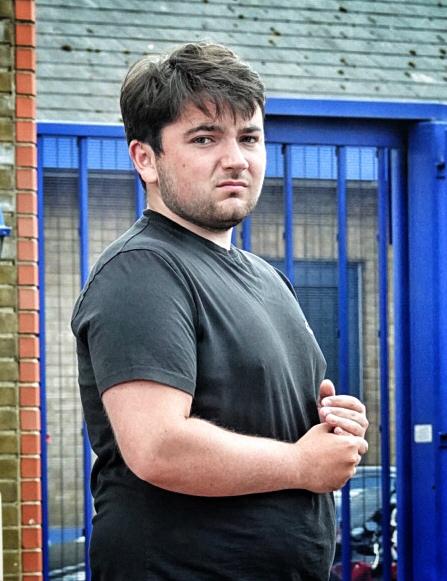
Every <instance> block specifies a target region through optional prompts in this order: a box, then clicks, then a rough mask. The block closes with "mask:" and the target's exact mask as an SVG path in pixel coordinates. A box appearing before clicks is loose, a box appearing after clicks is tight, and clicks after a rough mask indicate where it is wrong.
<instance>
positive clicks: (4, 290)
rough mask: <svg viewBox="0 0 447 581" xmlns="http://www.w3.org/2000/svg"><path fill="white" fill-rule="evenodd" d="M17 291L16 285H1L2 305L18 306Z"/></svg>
mask: <svg viewBox="0 0 447 581" xmlns="http://www.w3.org/2000/svg"><path fill="white" fill-rule="evenodd" d="M16 306H17V291H16V288H15V287H14V286H9V285H8V286H6V285H5V286H0V307H12V308H14V307H16Z"/></svg>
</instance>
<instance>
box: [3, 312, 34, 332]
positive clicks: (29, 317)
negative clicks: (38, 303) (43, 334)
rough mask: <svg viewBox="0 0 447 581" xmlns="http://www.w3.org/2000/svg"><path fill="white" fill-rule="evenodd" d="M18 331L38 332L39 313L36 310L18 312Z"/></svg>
mask: <svg viewBox="0 0 447 581" xmlns="http://www.w3.org/2000/svg"><path fill="white" fill-rule="evenodd" d="M0 322H1V316H0ZM19 333H35V334H37V333H39V314H38V313H37V312H19Z"/></svg>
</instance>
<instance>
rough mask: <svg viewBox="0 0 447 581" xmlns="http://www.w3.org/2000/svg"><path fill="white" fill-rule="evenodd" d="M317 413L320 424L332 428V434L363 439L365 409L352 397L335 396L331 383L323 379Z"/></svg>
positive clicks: (365, 421)
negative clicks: (348, 435)
mask: <svg viewBox="0 0 447 581" xmlns="http://www.w3.org/2000/svg"><path fill="white" fill-rule="evenodd" d="M318 413H319V416H320V420H321V422H326V423H327V424H329V425H330V426H332V427H333V428H334V434H345V435H347V434H351V435H353V436H360V437H361V438H363V437H364V436H365V432H366V430H367V429H368V425H369V422H368V419H367V417H366V408H365V406H364V405H363V404H362V402H361V401H360V400H358V399H357V398H356V397H353V396H352V395H336V394H335V387H334V384H333V383H332V381H330V380H329V379H324V380H323V381H322V382H321V384H320V397H319V400H318Z"/></svg>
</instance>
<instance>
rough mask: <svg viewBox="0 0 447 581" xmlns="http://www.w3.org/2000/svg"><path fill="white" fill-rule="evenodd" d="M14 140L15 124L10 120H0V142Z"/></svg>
mask: <svg viewBox="0 0 447 581" xmlns="http://www.w3.org/2000/svg"><path fill="white" fill-rule="evenodd" d="M13 138H14V131H13V124H12V122H11V119H9V118H0V141H12V140H13Z"/></svg>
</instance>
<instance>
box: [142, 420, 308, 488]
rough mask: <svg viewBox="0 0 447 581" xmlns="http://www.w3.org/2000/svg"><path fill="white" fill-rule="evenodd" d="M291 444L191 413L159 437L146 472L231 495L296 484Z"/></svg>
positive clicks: (158, 481)
mask: <svg viewBox="0 0 447 581" xmlns="http://www.w3.org/2000/svg"><path fill="white" fill-rule="evenodd" d="M294 456H295V454H294V445H293V444H289V443H285V442H279V441H277V440H273V439H268V438H260V437H252V436H245V435H241V434H237V433H234V432H230V431H228V430H225V429H223V428H220V427H218V426H216V425H214V424H211V423H209V422H207V421H204V420H201V419H198V418H194V417H190V418H187V419H185V421H184V422H182V424H181V425H179V426H178V427H176V429H175V430H173V431H172V432H171V433H170V434H169V436H168V437H166V438H164V439H163V440H162V442H161V443H160V446H159V448H158V450H157V453H156V455H155V456H154V457H153V460H152V462H151V466H149V465H148V472H147V474H144V475H141V477H143V478H144V479H145V480H148V481H150V482H151V483H152V484H155V485H156V486H159V487H161V488H165V489H167V490H171V491H174V492H181V493H183V494H191V495H199V496H233V495H242V494H250V493H258V492H270V491H275V490H282V489H285V488H297V487H299V486H298V484H299V482H298V476H297V466H296V461H295V460H294Z"/></svg>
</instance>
